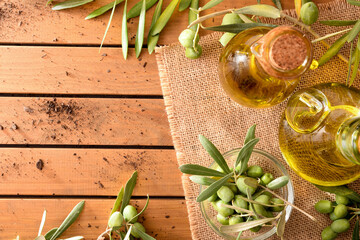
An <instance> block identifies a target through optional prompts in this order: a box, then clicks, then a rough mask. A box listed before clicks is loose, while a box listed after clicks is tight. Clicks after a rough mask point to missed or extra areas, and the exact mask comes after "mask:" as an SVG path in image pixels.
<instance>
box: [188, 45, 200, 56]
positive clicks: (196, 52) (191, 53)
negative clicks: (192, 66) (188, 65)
mask: <svg viewBox="0 0 360 240" xmlns="http://www.w3.org/2000/svg"><path fill="white" fill-rule="evenodd" d="M195 48H196V50H195V49H194V48H192V47H189V48H186V50H185V56H186V57H187V58H190V59H197V58H199V57H200V56H201V54H202V47H201V46H200V45H196V46H195Z"/></svg>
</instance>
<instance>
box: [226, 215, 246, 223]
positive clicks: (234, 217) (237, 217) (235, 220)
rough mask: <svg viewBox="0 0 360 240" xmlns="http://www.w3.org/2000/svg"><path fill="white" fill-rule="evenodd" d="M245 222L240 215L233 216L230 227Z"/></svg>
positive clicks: (230, 219)
mask: <svg viewBox="0 0 360 240" xmlns="http://www.w3.org/2000/svg"><path fill="white" fill-rule="evenodd" d="M242 222H244V219H243V218H242V217H240V216H239V215H233V216H231V217H230V218H229V225H235V224H238V223H242Z"/></svg>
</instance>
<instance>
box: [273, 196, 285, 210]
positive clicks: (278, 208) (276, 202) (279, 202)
mask: <svg viewBox="0 0 360 240" xmlns="http://www.w3.org/2000/svg"><path fill="white" fill-rule="evenodd" d="M270 202H271V203H272V204H274V205H278V204H284V201H283V200H281V199H279V198H272V199H270ZM284 208H285V206H275V207H270V210H271V211H273V212H281V211H282V210H284Z"/></svg>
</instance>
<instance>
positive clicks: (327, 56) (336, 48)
mask: <svg viewBox="0 0 360 240" xmlns="http://www.w3.org/2000/svg"><path fill="white" fill-rule="evenodd" d="M348 34H349V33H345V34H344V35H342V36H341V37H340V38H339V39H338V40H336V41H335V42H334V44H333V45H331V47H330V48H329V49H328V50H327V51H326V52H325V53H324V55H322V56H321V58H320V59H319V61H318V63H319V66H322V65H324V64H325V63H326V62H327V61H329V60H330V59H331V58H332V57H334V56H335V55H336V54H337V53H338V52H339V51H340V49H341V48H342V47H343V46H344V44H345V43H346V40H347V36H348Z"/></svg>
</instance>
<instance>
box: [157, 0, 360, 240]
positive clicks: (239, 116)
mask: <svg viewBox="0 0 360 240" xmlns="http://www.w3.org/2000/svg"><path fill="white" fill-rule="evenodd" d="M319 9H320V20H325V19H359V18H360V8H359V7H355V6H351V5H349V4H347V3H346V2H345V1H343V0H340V1H334V2H331V3H327V4H322V5H319ZM287 13H288V14H290V15H292V16H295V13H294V11H292V10H291V11H288V12H287ZM271 22H273V23H277V24H285V23H287V22H286V21H284V20H275V21H273V20H272V21H271ZM313 28H314V30H316V31H317V32H318V33H319V34H321V35H322V36H323V35H325V34H327V33H331V32H334V31H337V30H340V29H341V28H340V27H326V26H324V25H321V24H315V25H314V26H313ZM219 36H220V33H214V34H210V35H207V36H205V37H202V38H201V40H200V44H201V46H203V55H202V57H201V58H199V59H197V60H189V59H187V58H186V57H185V51H184V48H183V47H182V46H180V45H179V44H177V43H176V44H173V45H170V46H167V47H161V48H158V49H156V52H157V63H158V67H159V72H160V78H161V86H162V90H163V94H164V100H165V105H166V111H167V114H168V119H169V122H170V129H171V134H172V137H173V141H174V146H175V150H176V153H177V159H178V163H179V165H181V164H187V163H194V164H200V165H203V166H208V165H209V164H211V162H212V159H211V158H210V157H209V155H208V154H207V153H206V152H205V150H204V149H203V148H202V146H201V145H200V143H199V141H198V135H199V134H203V135H205V136H206V137H208V138H209V139H210V140H211V141H212V142H213V143H214V144H215V145H216V146H217V147H218V148H219V150H220V151H221V152H226V151H228V150H231V149H233V148H236V147H240V146H242V143H243V139H244V136H245V134H246V130H247V129H248V128H249V127H250V126H251V125H253V124H254V123H256V124H257V131H256V135H257V137H259V138H260V142H259V143H258V145H257V148H260V149H263V150H265V151H267V152H269V153H271V154H273V155H274V156H276V157H277V158H278V159H280V160H281V161H282V162H283V163H284V164H285V161H284V160H283V158H282V155H281V153H280V150H279V143H278V124H279V119H280V115H281V113H282V112H283V110H284V107H285V106H286V101H285V102H283V103H281V104H280V105H277V106H275V107H272V108H268V109H250V108H245V107H242V106H240V105H238V104H237V103H235V102H233V101H232V100H230V99H229V98H228V97H227V95H226V94H225V92H224V91H223V90H222V88H221V87H220V84H219V79H218V72H217V65H218V59H219V54H220V53H221V51H222V47H221V45H220V44H219V42H218V39H219ZM333 41H334V40H333V39H332V41H330V42H333ZM324 51H325V48H324V47H323V46H322V45H321V44H320V43H317V44H316V45H315V58H316V59H319V57H320V56H321V53H323V52H324ZM347 51H349V46H348V49H347ZM344 54H346V55H347V56H348V53H347V52H346V51H344ZM347 69H348V66H347V64H345V63H344V62H343V61H342V60H340V59H338V58H337V57H335V58H334V59H332V60H331V61H330V62H328V63H327V64H326V65H325V66H323V67H320V68H318V69H316V70H314V71H308V72H307V73H306V74H305V75H304V76H303V78H302V80H301V82H300V84H299V86H298V89H299V88H304V87H308V86H312V85H314V84H318V83H323V82H342V83H345V80H346V75H347ZM354 86H356V87H359V86H360V79H359V77H358V78H357V79H356V80H355V83H354ZM288 170H289V171H290V174H291V177H292V181H293V184H294V187H295V205H297V206H299V207H300V208H302V209H303V210H305V211H307V212H309V213H310V214H312V215H313V216H315V217H316V218H317V219H319V220H320V225H321V226H317V225H316V224H314V223H313V222H312V221H310V220H309V219H308V218H307V217H306V216H304V215H303V214H301V213H299V212H298V211H296V210H293V212H292V215H291V217H290V220H289V221H288V223H287V224H286V231H285V232H286V233H285V239H294V240H295V239H303V240H309V239H321V237H320V233H321V230H322V229H323V228H324V227H325V226H327V225H329V224H330V221H329V218H328V216H325V215H324V214H319V213H317V212H316V211H315V210H314V204H315V203H316V202H317V201H318V200H320V199H326V198H328V199H329V198H331V197H332V196H330V195H329V194H326V193H323V192H321V191H319V190H318V189H316V188H315V187H314V186H312V185H311V184H310V183H308V182H306V181H305V180H303V179H301V178H300V177H298V176H297V175H296V174H295V173H294V172H293V171H291V170H290V169H288ZM182 182H183V187H184V191H185V196H186V203H187V209H188V214H189V220H190V228H191V233H192V238H193V239H201V240H205V239H211V240H212V239H221V238H220V237H218V236H217V235H216V234H215V233H214V232H213V231H212V230H211V228H210V227H208V225H207V224H206V222H205V221H204V219H203V217H202V215H201V212H200V207H199V203H197V202H196V201H195V198H196V196H197V195H198V193H199V186H198V185H197V184H193V183H192V182H191V181H190V180H189V178H188V176H186V175H184V176H183V178H182ZM352 187H353V188H354V189H357V190H360V181H357V182H355V183H354V184H352ZM350 238H351V233H350V231H349V232H348V233H347V234H341V235H339V237H338V239H350ZM272 239H276V237H275V236H274V237H273V238H272Z"/></svg>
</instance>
